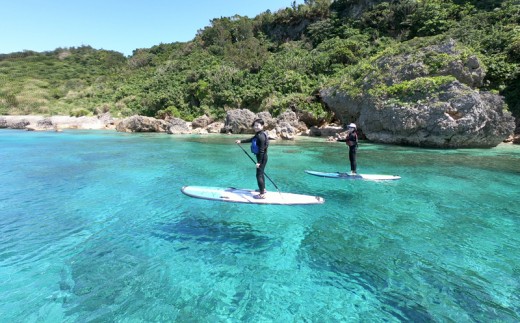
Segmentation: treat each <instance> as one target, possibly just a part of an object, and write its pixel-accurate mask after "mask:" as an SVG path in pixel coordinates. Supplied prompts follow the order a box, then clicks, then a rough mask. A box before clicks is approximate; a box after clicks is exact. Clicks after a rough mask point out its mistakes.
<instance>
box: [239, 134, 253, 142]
mask: <svg viewBox="0 0 520 323" xmlns="http://www.w3.org/2000/svg"><path fill="white" fill-rule="evenodd" d="M253 138H254V136H253V137H251V138H249V139H244V140H242V139H240V142H241V143H245V144H247V143H248V142H251V141H253Z"/></svg>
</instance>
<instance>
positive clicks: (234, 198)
mask: <svg viewBox="0 0 520 323" xmlns="http://www.w3.org/2000/svg"><path fill="white" fill-rule="evenodd" d="M181 191H182V192H183V193H184V194H186V195H188V196H191V197H196V198H200V199H206V200H215V201H223V202H234V203H251V204H281V205H295V204H322V203H324V202H325V199H323V198H322V197H319V196H312V195H302V194H293V193H279V192H267V193H265V199H257V198H255V196H256V195H258V192H256V191H255V190H249V189H237V188H233V187H207V186H184V187H183V188H182V189H181Z"/></svg>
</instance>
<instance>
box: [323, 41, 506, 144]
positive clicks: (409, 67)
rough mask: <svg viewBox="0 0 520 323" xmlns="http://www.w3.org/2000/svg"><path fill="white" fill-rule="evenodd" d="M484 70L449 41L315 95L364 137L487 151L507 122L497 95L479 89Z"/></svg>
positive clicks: (387, 58) (389, 60)
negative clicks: (485, 149) (351, 123)
mask: <svg viewBox="0 0 520 323" xmlns="http://www.w3.org/2000/svg"><path fill="white" fill-rule="evenodd" d="M484 76H485V67H484V66H482V64H481V63H480V61H479V59H478V57H476V56H474V55H470V54H468V52H467V50H465V49H461V48H458V45H457V44H456V43H455V41H453V40H447V41H445V42H443V43H440V44H438V45H430V46H424V47H420V48H417V47H414V46H410V47H409V48H406V49H405V50H403V52H402V53H399V54H387V55H382V56H381V57H379V58H378V59H377V60H375V61H374V62H373V66H372V67H371V68H368V69H366V71H364V73H361V75H360V77H359V78H358V79H357V80H352V83H351V84H349V85H347V86H342V85H334V86H331V87H327V88H324V89H323V90H321V92H320V95H321V97H322V99H323V101H324V102H325V103H326V104H327V105H328V107H329V108H330V109H331V110H332V111H334V112H335V114H336V115H337V116H338V118H339V119H340V120H341V121H342V122H343V123H350V122H355V123H357V124H358V128H359V129H360V130H361V131H362V133H363V134H364V135H365V136H366V138H367V139H369V140H371V141H374V142H380V143H391V144H405V145H413V146H421V147H438V148H462V147H494V146H496V145H498V144H499V143H501V142H502V141H504V140H505V139H506V138H508V137H509V136H510V135H512V133H513V131H514V129H515V123H514V118H513V117H512V116H511V114H510V113H509V112H508V111H507V107H506V105H505V103H504V100H503V98H502V97H501V96H499V95H498V94H494V93H490V92H485V91H480V90H479V87H480V86H481V85H482V83H483V79H484Z"/></svg>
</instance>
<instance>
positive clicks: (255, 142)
mask: <svg viewBox="0 0 520 323" xmlns="http://www.w3.org/2000/svg"><path fill="white" fill-rule="evenodd" d="M253 129H254V130H255V135H254V136H253V137H252V138H249V139H245V140H237V141H236V143H237V144H240V143H242V142H244V143H248V142H250V143H251V151H252V152H253V153H254V154H255V155H256V181H257V183H258V191H259V193H260V194H258V195H255V198H259V199H264V198H265V175H264V170H265V166H266V165H267V148H268V146H269V137H268V135H267V133H266V132H265V131H263V130H264V120H262V119H256V120H255V121H254V122H253Z"/></svg>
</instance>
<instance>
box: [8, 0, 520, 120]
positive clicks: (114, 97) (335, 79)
mask: <svg viewBox="0 0 520 323" xmlns="http://www.w3.org/2000/svg"><path fill="white" fill-rule="evenodd" d="M358 3H360V2H359V1H354V0H336V1H331V0H307V1H305V4H302V5H295V4H294V5H293V6H292V7H290V8H286V9H283V10H280V11H278V12H275V13H272V12H269V11H267V12H264V13H262V14H260V15H258V16H257V17H255V18H252V19H251V18H247V17H242V16H233V17H224V18H218V19H213V20H212V21H211V24H210V25H209V26H207V27H205V28H203V29H201V30H200V31H199V32H198V34H197V35H196V36H195V39H194V40H193V41H191V42H187V43H171V44H159V45H157V46H154V47H152V48H149V49H139V50H136V51H134V53H133V55H131V56H130V57H124V56H123V55H122V54H120V53H117V52H113V51H106V50H95V49H93V48H91V47H89V46H82V47H79V48H58V49H56V50H54V51H52V52H44V53H36V52H31V51H26V52H21V53H12V54H4V55H0V114H43V115H56V114H66V115H75V116H82V115H95V114H100V113H103V112H108V111H109V112H111V113H112V115H114V116H116V117H125V116H130V115H133V114H141V115H147V116H154V117H166V116H175V117H180V118H183V119H185V120H192V119H194V118H196V117H198V116H201V115H203V114H207V115H210V116H213V117H215V118H220V119H222V118H224V116H225V115H226V111H228V110H230V109H236V108H246V109H250V110H251V111H254V112H259V111H269V112H270V113H271V114H273V115H274V116H276V115H278V114H279V113H281V112H283V111H284V110H286V109H293V110H300V111H308V112H310V113H312V114H313V115H314V116H315V117H316V118H318V119H329V120H330V119H331V118H333V114H331V113H330V112H329V111H327V109H326V107H325V106H324V105H323V104H322V102H321V100H320V98H319V95H318V93H319V90H320V89H322V88H323V87H325V86H330V85H335V86H338V88H341V89H342V90H345V91H347V92H348V93H350V94H351V95H359V96H361V95H363V91H364V85H365V82H366V80H367V76H369V78H371V79H372V80H376V78H380V79H384V78H385V75H379V74H378V73H380V72H381V71H382V70H381V69H379V68H377V67H374V64H375V62H376V60H377V59H378V58H381V57H384V56H385V55H390V54H399V53H413V52H414V50H416V49H417V48H419V47H420V46H428V45H434V44H438V43H439V42H440V41H442V40H445V39H449V38H452V39H455V40H457V42H458V43H460V44H461V45H462V46H463V51H462V54H461V55H466V56H469V55H476V56H477V57H479V59H480V60H481V62H482V63H483V65H484V66H485V68H486V73H487V74H486V79H485V82H484V85H483V86H482V88H481V89H482V90H491V91H496V92H498V93H500V94H502V95H504V96H505V97H506V101H507V103H508V105H509V109H510V110H511V111H512V112H513V114H514V115H515V116H516V117H520V73H519V72H520V67H519V66H520V65H519V64H520V2H519V1H518V0H507V1H496V0H488V1H485V0H484V1H463V0H459V1H456V0H453V1H448V0H429V1H421V0H400V1H374V3H376V5H374V6H372V7H369V8H365V9H364V10H363V11H361V12H359V15H358V16H356V17H352V14H353V13H354V12H358V11H355V10H353V8H354V7H355V6H356V5H357V4H358ZM421 59H422V61H423V62H424V63H425V64H427V66H428V68H429V72H430V75H435V73H436V72H438V71H441V70H442V69H443V68H444V67H446V66H447V64H449V62H450V59H453V58H452V57H449V56H448V55H443V54H428V55H427V56H426V57H422V58H421ZM387 72H388V71H387ZM450 80H451V78H449V77H445V76H441V75H438V76H431V77H425V78H418V79H416V80H413V81H404V82H400V83H397V84H394V85H392V86H378V87H376V88H374V89H373V90H372V91H373V92H374V93H375V94H377V95H381V96H383V97H385V96H388V95H390V96H392V97H393V98H394V99H395V98H397V99H398V101H400V102H407V101H408V100H411V99H412V98H413V96H414V93H418V92H421V93H434V92H435V91H436V90H437V89H438V88H439V87H440V86H442V84H444V83H445V82H448V81H450ZM374 93H373V94H374Z"/></svg>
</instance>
